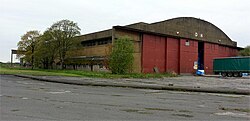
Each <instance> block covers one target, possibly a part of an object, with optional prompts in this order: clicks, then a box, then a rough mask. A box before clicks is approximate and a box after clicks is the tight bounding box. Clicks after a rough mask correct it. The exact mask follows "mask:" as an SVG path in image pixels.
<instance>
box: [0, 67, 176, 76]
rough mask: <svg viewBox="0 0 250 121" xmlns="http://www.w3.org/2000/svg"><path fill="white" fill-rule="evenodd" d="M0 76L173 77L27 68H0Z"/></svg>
mask: <svg viewBox="0 0 250 121" xmlns="http://www.w3.org/2000/svg"><path fill="white" fill-rule="evenodd" d="M0 74H23V75H33V76H71V77H92V78H163V77H174V76H175V75H173V74H170V73H164V74H135V73H133V74H123V75H119V74H112V73H109V72H90V71H82V70H45V69H34V70H31V69H27V68H8V67H0Z"/></svg>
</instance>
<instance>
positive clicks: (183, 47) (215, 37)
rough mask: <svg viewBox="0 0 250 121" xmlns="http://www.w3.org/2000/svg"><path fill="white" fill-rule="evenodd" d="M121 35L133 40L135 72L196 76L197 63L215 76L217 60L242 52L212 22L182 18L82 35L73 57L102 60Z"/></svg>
mask: <svg viewBox="0 0 250 121" xmlns="http://www.w3.org/2000/svg"><path fill="white" fill-rule="evenodd" d="M122 36H128V37H130V38H132V39H133V40H134V48H135V51H134V58H135V60H134V69H133V71H134V72H136V73H153V72H154V71H155V69H156V68H157V70H158V71H159V72H162V73H163V72H175V73H177V74H191V73H195V69H194V66H195V65H196V64H197V65H198V68H199V69H204V70H205V72H206V73H207V74H212V73H213V59H214V58H218V57H231V56H237V54H238V50H239V48H238V47H237V43H236V42H235V41H232V40H231V39H230V38H229V37H228V36H227V35H226V34H225V33H224V32H223V31H222V30H221V29H219V28H218V27H216V26H215V25H213V24H212V23H210V22H207V21H205V20H201V19H198V18H193V17H179V18H173V19H169V20H165V21H161V22H156V23H151V24H149V23H144V22H140V23H135V24H131V25H127V26H113V27H112V29H109V30H105V31H100V32H95V33H91V34H86V35H82V36H79V37H78V38H79V40H80V41H81V44H82V46H83V47H82V49H79V50H78V51H77V55H76V57H74V58H75V59H78V60H92V61H95V60H96V61H99V62H100V61H103V60H104V57H105V56H107V53H109V51H110V47H111V45H112V43H113V42H114V41H115V40H116V39H117V38H119V37H122ZM96 66H97V65H96ZM99 66H100V67H102V66H103V65H99ZM84 67H86V65H84ZM96 68H97V69H98V68H99V67H96Z"/></svg>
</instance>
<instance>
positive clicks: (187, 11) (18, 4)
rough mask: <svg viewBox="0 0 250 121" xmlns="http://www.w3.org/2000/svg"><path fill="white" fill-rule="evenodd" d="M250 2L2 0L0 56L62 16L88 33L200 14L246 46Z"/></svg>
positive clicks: (249, 31) (249, 39)
mask: <svg viewBox="0 0 250 121" xmlns="http://www.w3.org/2000/svg"><path fill="white" fill-rule="evenodd" d="M249 5H250V1H249V0H0V23H1V24H0V41H1V43H0V61H1V62H7V61H10V50H11V49H16V48H17V42H18V41H20V36H21V35H23V34H25V33H26V32H27V31H30V30H39V31H40V32H43V31H44V30H46V29H47V28H48V27H50V26H51V25H52V24H53V23H55V22H57V21H59V20H62V19H69V20H72V21H74V22H77V23H78V25H79V27H80V28H81V29H82V30H81V34H86V33H91V32H95V31H100V30H104V29H110V28H112V26H115V25H127V24H131V23H136V22H147V23H153V22H158V21H162V20H166V19H171V18H175V17H196V18H200V19H204V20H206V21H209V22H211V23H213V24H214V25H216V26H217V27H219V28H221V29H222V30H223V31H224V32H225V33H226V34H227V35H228V36H229V37H230V38H231V39H232V40H234V41H236V42H237V43H238V46H239V47H245V46H246V45H250V7H249ZM16 61H17V60H16Z"/></svg>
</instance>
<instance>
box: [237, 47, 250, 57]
mask: <svg viewBox="0 0 250 121" xmlns="http://www.w3.org/2000/svg"><path fill="white" fill-rule="evenodd" d="M239 54H240V55H241V56H250V46H249V45H248V46H246V47H245V48H244V49H243V50H241V51H240V53H239Z"/></svg>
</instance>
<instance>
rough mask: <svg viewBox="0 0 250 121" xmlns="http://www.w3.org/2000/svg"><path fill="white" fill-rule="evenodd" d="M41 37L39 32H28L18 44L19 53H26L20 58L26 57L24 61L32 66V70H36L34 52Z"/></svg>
mask: <svg viewBox="0 0 250 121" xmlns="http://www.w3.org/2000/svg"><path fill="white" fill-rule="evenodd" d="M39 36H40V34H39V32H38V31H37V30H33V31H28V32H27V33H26V34H24V35H23V36H21V41H19V42H18V44H17V46H18V51H20V52H25V53H23V54H18V56H19V57H20V56H21V55H24V59H25V60H26V61H27V62H29V63H30V64H31V67H32V69H33V68H34V52H35V47H36V43H37V40H38V37H39Z"/></svg>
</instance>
